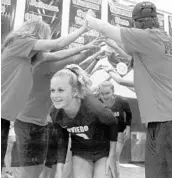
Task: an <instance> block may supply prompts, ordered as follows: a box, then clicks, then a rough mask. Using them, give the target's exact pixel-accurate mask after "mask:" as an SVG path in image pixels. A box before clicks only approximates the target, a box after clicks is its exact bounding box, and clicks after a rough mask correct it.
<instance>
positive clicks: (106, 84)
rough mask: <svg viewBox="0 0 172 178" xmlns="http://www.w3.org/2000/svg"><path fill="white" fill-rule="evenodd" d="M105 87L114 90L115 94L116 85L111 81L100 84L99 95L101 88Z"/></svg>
mask: <svg viewBox="0 0 172 178" xmlns="http://www.w3.org/2000/svg"><path fill="white" fill-rule="evenodd" d="M101 87H102V88H103V87H110V88H111V89H112V92H113V93H114V91H115V88H114V85H113V84H112V83H111V82H110V81H107V80H106V81H103V82H101V83H100V84H99V93H100V88H101Z"/></svg>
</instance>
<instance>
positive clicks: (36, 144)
mask: <svg viewBox="0 0 172 178" xmlns="http://www.w3.org/2000/svg"><path fill="white" fill-rule="evenodd" d="M14 129H15V133H16V143H17V150H18V155H19V162H20V166H33V165H40V164H44V161H45V159H46V154H47V146H48V132H47V126H39V125H36V124H31V123H26V122H22V121H20V120H18V119H16V121H15V123H14Z"/></svg>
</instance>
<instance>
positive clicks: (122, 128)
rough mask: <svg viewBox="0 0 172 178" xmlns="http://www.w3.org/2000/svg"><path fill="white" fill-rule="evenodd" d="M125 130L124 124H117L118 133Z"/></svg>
mask: <svg viewBox="0 0 172 178" xmlns="http://www.w3.org/2000/svg"><path fill="white" fill-rule="evenodd" d="M125 128H126V124H125V122H118V132H124V130H125Z"/></svg>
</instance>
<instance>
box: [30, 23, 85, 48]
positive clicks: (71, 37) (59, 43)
mask: <svg viewBox="0 0 172 178" xmlns="http://www.w3.org/2000/svg"><path fill="white" fill-rule="evenodd" d="M86 31H87V24H86V23H85V24H84V25H83V26H82V27H81V28H79V29H77V30H75V31H74V32H72V33H70V34H68V35H66V36H63V37H60V38H58V39H53V40H38V41H37V42H36V43H35V46H34V47H33V50H36V51H40V50H41V51H47V50H54V49H62V48H64V47H65V46H67V45H69V44H70V43H72V42H74V41H75V40H76V39H77V38H78V37H79V36H80V35H82V34H83V33H84V32H86Z"/></svg>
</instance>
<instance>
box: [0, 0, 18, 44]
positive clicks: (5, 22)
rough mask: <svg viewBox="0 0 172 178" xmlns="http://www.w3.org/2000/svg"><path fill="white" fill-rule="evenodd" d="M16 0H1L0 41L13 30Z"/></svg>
mask: <svg viewBox="0 0 172 178" xmlns="http://www.w3.org/2000/svg"><path fill="white" fill-rule="evenodd" d="M16 3H17V0H1V43H3V41H4V38H5V37H6V35H7V34H8V33H9V32H10V31H12V30H13V27H14V19H15V13H16Z"/></svg>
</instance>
